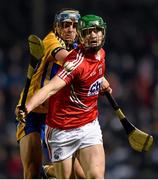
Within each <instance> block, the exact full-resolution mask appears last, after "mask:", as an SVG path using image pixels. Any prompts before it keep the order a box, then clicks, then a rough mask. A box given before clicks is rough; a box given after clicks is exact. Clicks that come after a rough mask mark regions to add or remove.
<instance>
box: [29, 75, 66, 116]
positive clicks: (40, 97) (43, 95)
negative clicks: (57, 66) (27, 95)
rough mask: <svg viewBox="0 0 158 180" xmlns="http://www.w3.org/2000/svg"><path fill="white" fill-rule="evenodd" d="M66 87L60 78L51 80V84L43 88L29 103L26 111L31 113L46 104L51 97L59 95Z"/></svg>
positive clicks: (55, 77)
mask: <svg viewBox="0 0 158 180" xmlns="http://www.w3.org/2000/svg"><path fill="white" fill-rule="evenodd" d="M65 85H66V83H65V81H63V80H62V79H60V78H59V77H58V76H54V78H53V79H51V80H50V82H49V83H48V84H47V85H46V86H44V87H43V88H41V89H40V90H39V91H38V92H37V93H36V94H35V95H34V96H33V97H32V98H31V99H30V101H29V102H28V103H27V105H26V109H27V112H28V113H29V112H30V111H32V110H33V109H35V108H36V107H38V106H39V105H40V104H42V103H43V102H45V101H46V100H47V99H48V98H49V97H50V96H52V95H54V94H55V93H57V92H58V91H59V90H60V89H61V88H63V87H64V86H65Z"/></svg>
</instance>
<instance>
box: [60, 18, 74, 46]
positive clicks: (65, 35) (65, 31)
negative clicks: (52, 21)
mask: <svg viewBox="0 0 158 180" xmlns="http://www.w3.org/2000/svg"><path fill="white" fill-rule="evenodd" d="M76 27H77V22H75V21H72V22H69V21H66V22H62V23H61V30H60V36H61V38H62V39H63V40H64V41H66V42H68V43H72V42H74V40H75V38H76V35H77V32H76Z"/></svg>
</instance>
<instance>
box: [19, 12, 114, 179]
mask: <svg viewBox="0 0 158 180" xmlns="http://www.w3.org/2000/svg"><path fill="white" fill-rule="evenodd" d="M105 31H106V23H105V22H104V21H103V19H102V18H101V17H99V16H95V15H86V16H83V17H82V18H80V20H79V23H78V33H79V36H80V40H81V46H80V47H78V48H77V49H75V50H73V51H72V52H71V53H70V54H69V55H68V56H67V58H66V62H65V64H64V66H63V67H61V68H60V69H59V71H58V73H57V74H56V75H55V77H54V78H53V79H51V81H50V82H49V83H48V84H47V85H46V86H44V87H43V88H42V89H40V90H39V91H38V92H37V93H36V94H35V95H34V96H33V97H32V98H31V99H30V101H29V102H28V103H27V104H26V111H25V112H23V111H21V112H20V114H19V116H20V115H21V118H24V117H25V116H26V115H27V113H29V112H30V111H32V110H33V109H34V108H36V107H37V106H39V105H40V104H42V103H43V102H44V101H45V100H46V99H48V98H50V100H49V110H48V115H47V119H46V124H47V126H46V142H47V146H48V150H49V155H50V158H51V161H52V162H53V163H54V168H55V172H56V178H61V179H62V178H70V174H71V171H72V163H73V157H74V156H75V157H77V158H78V160H79V162H80V164H81V166H82V168H83V170H84V173H85V175H86V178H89V179H91V178H94V179H104V173H105V153H104V148H103V140H102V132H101V129H100V125H99V122H98V107H97V102H98V95H99V92H100V91H107V90H108V91H110V92H111V88H110V87H109V83H108V82H107V80H106V79H105V78H104V72H105V51H104V50H103V49H102V46H103V45H104V41H105V33H106V32H105ZM67 62H69V63H68V64H67ZM70 62H71V63H70ZM71 67H73V68H71ZM54 94H55V96H53V95H54Z"/></svg>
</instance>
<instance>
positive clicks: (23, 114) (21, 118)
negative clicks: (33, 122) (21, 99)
mask: <svg viewBox="0 0 158 180" xmlns="http://www.w3.org/2000/svg"><path fill="white" fill-rule="evenodd" d="M15 114H16V119H17V120H18V121H21V122H23V123H25V122H26V120H25V118H26V116H27V114H28V113H27V110H26V108H25V110H22V109H21V105H17V106H16V109H15Z"/></svg>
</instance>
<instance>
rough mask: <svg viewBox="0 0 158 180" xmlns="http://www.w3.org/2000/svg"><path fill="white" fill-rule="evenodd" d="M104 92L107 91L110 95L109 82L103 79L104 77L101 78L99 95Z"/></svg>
mask: <svg viewBox="0 0 158 180" xmlns="http://www.w3.org/2000/svg"><path fill="white" fill-rule="evenodd" d="M105 91H108V92H109V93H110V94H111V93H112V89H111V87H110V84H109V82H108V81H107V80H106V79H105V77H103V82H102V85H101V90H100V94H102V93H104V92H105Z"/></svg>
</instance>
